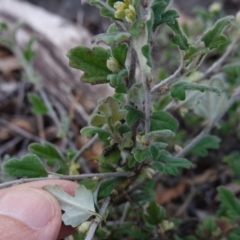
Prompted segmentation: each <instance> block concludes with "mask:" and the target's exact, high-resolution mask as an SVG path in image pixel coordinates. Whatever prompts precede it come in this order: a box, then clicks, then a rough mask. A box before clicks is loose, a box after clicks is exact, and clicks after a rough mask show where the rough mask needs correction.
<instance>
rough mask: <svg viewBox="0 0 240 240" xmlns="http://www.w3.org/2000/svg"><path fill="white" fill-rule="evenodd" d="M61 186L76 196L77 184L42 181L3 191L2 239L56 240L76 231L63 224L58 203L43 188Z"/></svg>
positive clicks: (0, 195) (0, 199) (0, 206)
mask: <svg viewBox="0 0 240 240" xmlns="http://www.w3.org/2000/svg"><path fill="white" fill-rule="evenodd" d="M45 185H59V186H61V187H62V188H63V189H64V190H65V191H66V192H67V193H69V194H71V195H74V189H75V186H76V183H74V182H70V181H65V180H43V181H36V182H30V183H25V184H21V185H17V186H13V187H10V188H6V189H2V190H0V239H1V240H9V239H11V240H26V239H27V240H57V239H62V238H64V237H66V236H68V235H70V234H71V233H73V232H74V229H73V228H71V227H69V226H65V225H63V224H62V213H61V208H60V206H59V204H58V201H57V200H56V199H55V198H54V197H53V196H52V195H51V194H50V193H48V192H47V191H45V190H43V189H42V187H43V186H45Z"/></svg>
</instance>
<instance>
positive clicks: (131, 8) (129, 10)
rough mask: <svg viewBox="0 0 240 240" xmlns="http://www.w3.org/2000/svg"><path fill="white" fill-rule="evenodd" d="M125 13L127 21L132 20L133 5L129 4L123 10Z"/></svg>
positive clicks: (134, 12) (133, 15)
mask: <svg viewBox="0 0 240 240" xmlns="http://www.w3.org/2000/svg"><path fill="white" fill-rule="evenodd" d="M125 14H126V17H125V18H126V21H127V22H133V21H134V19H135V17H136V11H135V8H134V7H133V5H129V7H128V9H126V10H125Z"/></svg>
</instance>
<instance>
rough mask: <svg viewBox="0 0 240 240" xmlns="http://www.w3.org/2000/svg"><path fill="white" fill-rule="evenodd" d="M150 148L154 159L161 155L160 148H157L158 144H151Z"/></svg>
mask: <svg viewBox="0 0 240 240" xmlns="http://www.w3.org/2000/svg"><path fill="white" fill-rule="evenodd" d="M149 150H150V152H151V154H152V156H153V160H155V159H156V158H158V156H159V149H158V148H157V146H155V145H151V146H150V148H149Z"/></svg>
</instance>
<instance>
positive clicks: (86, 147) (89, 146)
mask: <svg viewBox="0 0 240 240" xmlns="http://www.w3.org/2000/svg"><path fill="white" fill-rule="evenodd" d="M105 128H106V126H103V129H105ZM97 140H98V136H97V134H96V135H95V136H94V137H93V138H92V139H91V140H90V141H89V142H88V143H86V144H85V145H84V146H83V147H82V148H81V149H80V150H79V151H78V153H77V154H76V156H75V157H74V158H73V160H72V162H77V161H78V160H79V159H80V158H81V156H82V155H83V153H84V152H86V151H87V150H88V149H90V148H91V147H92V146H93V145H94V143H95V142H96V141H97Z"/></svg>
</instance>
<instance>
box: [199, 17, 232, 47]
mask: <svg viewBox="0 0 240 240" xmlns="http://www.w3.org/2000/svg"><path fill="white" fill-rule="evenodd" d="M233 19H234V17H233V16H226V17H223V18H221V19H219V20H218V21H217V22H216V23H215V25H214V26H213V27H212V28H211V29H210V30H208V31H207V32H206V33H205V34H204V36H203V37H202V38H201V40H202V41H203V42H204V43H205V47H209V48H210V49H212V48H216V47H218V46H219V44H223V43H225V42H226V38H225V36H224V35H221V33H222V31H223V30H224V28H225V27H226V26H227V25H229V24H230V22H231V21H232V20H233Z"/></svg>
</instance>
